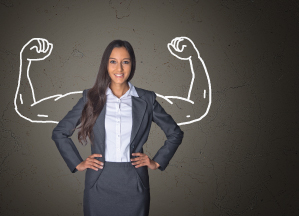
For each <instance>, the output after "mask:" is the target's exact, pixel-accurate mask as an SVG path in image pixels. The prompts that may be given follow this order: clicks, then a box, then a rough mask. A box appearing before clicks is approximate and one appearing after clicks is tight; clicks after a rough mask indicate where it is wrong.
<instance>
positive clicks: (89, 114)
mask: <svg viewBox="0 0 299 216" xmlns="http://www.w3.org/2000/svg"><path fill="white" fill-rule="evenodd" d="M115 47H125V48H126V50H127V51H128V53H129V54H130V58H131V73H130V76H129V77H128V79H127V81H130V80H131V79H132V78H133V76H134V73H135V68H136V60H135V53H134V50H133V47H132V46H131V44H130V43H129V42H128V41H124V40H114V41H112V42H111V43H109V44H108V46H107V47H106V49H105V51H104V53H103V56H102V60H101V64H100V69H99V72H98V74H97V78H96V81H95V83H94V85H93V87H92V88H90V89H89V91H88V93H87V103H86V104H85V106H84V108H83V110H82V115H81V119H80V120H81V123H80V125H79V127H78V129H80V130H79V132H78V140H79V142H80V143H81V144H82V145H86V144H87V138H89V140H90V141H91V144H93V139H94V134H93V126H94V124H95V122H96V120H97V118H98V116H99V115H100V113H101V111H102V109H103V107H104V105H105V103H106V90H107V88H108V86H109V83H110V82H111V78H110V76H109V74H108V70H107V65H108V61H109V57H110V55H111V52H112V50H113V49H114V48H115Z"/></svg>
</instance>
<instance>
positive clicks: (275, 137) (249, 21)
mask: <svg viewBox="0 0 299 216" xmlns="http://www.w3.org/2000/svg"><path fill="white" fill-rule="evenodd" d="M0 3H1V4H0V14H1V15H0V16H1V45H0V61H1V69H0V71H1V83H0V88H1V104H0V111H1V112H0V113H1V120H0V122H1V136H0V140H1V141H0V182H1V184H0V214H1V215H31V216H33V215H62V216H65V215H83V213H82V198H83V189H84V175H85V172H77V173H75V174H72V173H70V171H69V169H68V168H67V166H66V164H65V162H64V161H63V159H62V157H61V156H60V154H59V152H58V150H57V148H56V146H55V144H54V142H53V141H52V140H51V132H52V130H53V128H54V126H55V124H37V123H30V122H29V121H26V120H24V119H22V118H20V117H19V116H18V115H17V113H16V112H15V111H14V104H13V99H14V95H15V91H16V87H17V81H18V70H19V63H20V62H19V52H20V49H21V48H22V46H23V45H24V44H25V43H26V42H27V41H29V40H30V39H31V38H34V37H42V38H46V39H48V40H49V41H50V42H51V43H53V44H54V49H53V52H52V55H51V56H50V57H49V58H47V59H46V60H44V61H42V62H36V63H34V65H32V70H31V75H32V82H33V84H34V89H35V91H36V98H37V99H40V98H44V97H46V96H49V95H54V94H58V93H62V94H63V93H67V92H70V91H78V90H83V89H86V88H90V87H91V86H92V85H93V83H94V78H95V76H96V74H97V70H98V67H99V63H100V58H101V55H102V52H103V49H104V48H105V47H106V46H107V44H108V43H109V42H110V41H112V40H113V39H124V40H128V41H129V42H130V43H131V44H132V45H133V47H134V49H135V52H136V56H137V70H136V74H135V77H134V78H133V80H132V83H133V84H134V85H135V86H137V87H141V88H144V89H148V90H152V91H155V92H156V93H160V94H163V95H173V94H174V93H175V94H176V95H180V96H185V95H186V93H187V89H186V86H188V85H189V83H190V78H191V73H190V68H189V66H188V64H186V62H182V61H180V60H178V59H176V58H175V57H173V56H171V55H170V53H169V52H168V50H167V47H166V44H167V43H169V42H170V41H171V40H172V39H173V38H174V37H177V36H187V37H189V38H190V39H192V40H193V42H194V43H195V45H196V46H197V48H198V50H199V52H200V54H201V57H202V58H203V59H204V61H205V63H206V66H207V68H208V71H209V74H210V78H211V83H212V89H213V95H212V96H213V102H212V106H211V109H210V112H209V114H208V115H207V116H206V117H205V118H204V119H203V120H202V121H200V122H196V123H193V124H189V125H182V126H181V129H182V130H183V131H184V132H185V138H184V140H183V143H182V145H181V146H180V147H179V149H178V151H177V153H176V154H175V156H174V157H173V159H172V160H171V162H170V164H169V166H168V167H167V168H166V170H165V171H163V172H161V171H160V170H149V173H150V185H151V197H152V199H151V209H150V215H152V216H156V215H159V216H162V215H165V216H168V215H172V216H176V215H188V216H189V215H196V216H197V215H205V216H214V215H298V214H299V209H298V181H299V179H298V175H296V174H297V172H298V160H297V159H298V147H297V145H298V107H297V106H295V105H297V104H298V87H297V82H298V75H297V73H298V71H297V68H298V42H297V40H298V36H299V35H298V27H299V26H298V19H299V16H298V15H299V13H298V8H299V4H298V3H297V1H294V0H289V1H270V2H269V1H268V2H266V1H253V0H251V1H250V0H246V1H245V0H243V1H231V0H228V1H198V0H197V1H191V0H190V1H141V0H139V1H115V0H112V1H92V0H90V1H66V0H61V1H14V0H1V1H0ZM78 98H79V97H75V96H74V98H73V99H72V100H71V101H70V102H68V103H66V104H65V107H63V108H61V109H59V112H57V113H56V114H57V115H60V116H61V117H63V116H64V115H65V114H66V113H67V111H68V110H69V109H71V107H72V106H73V105H74V104H75V103H76V102H77V100H78ZM296 102H297V104H296ZM166 111H167V110H166ZM173 117H174V118H175V119H176V116H173ZM73 140H74V142H75V143H76V145H77V147H78V149H79V151H80V153H81V156H82V158H84V159H85V158H86V157H87V156H88V155H89V154H90V147H89V146H86V147H83V146H81V145H80V144H79V143H78V141H77V140H76V135H74V136H73ZM164 140H165V135H164V133H163V131H161V130H160V128H159V127H158V126H157V125H156V124H154V123H153V126H152V130H151V133H150V137H149V139H148V142H147V144H146V145H145V147H144V149H145V153H147V154H148V155H149V156H150V157H153V156H154V154H155V153H156V151H157V150H158V149H159V148H160V146H162V145H163V143H164Z"/></svg>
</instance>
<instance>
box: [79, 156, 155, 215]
mask: <svg viewBox="0 0 299 216" xmlns="http://www.w3.org/2000/svg"><path fill="white" fill-rule="evenodd" d="M135 169H138V168H135V167H134V165H132V163H131V162H110V161H105V163H104V167H103V170H102V173H101V175H100V176H99V178H98V180H97V181H96V183H95V184H94V186H93V187H91V188H85V189H84V197H83V211H84V216H148V215H149V208H150V189H147V188H145V187H144V186H143V183H142V180H141V179H140V177H139V175H138V173H137V171H136V170H135Z"/></svg>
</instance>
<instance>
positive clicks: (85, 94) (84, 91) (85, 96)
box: [82, 88, 91, 102]
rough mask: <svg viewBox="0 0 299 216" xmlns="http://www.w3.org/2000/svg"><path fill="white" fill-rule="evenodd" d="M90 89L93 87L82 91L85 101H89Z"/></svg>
mask: <svg viewBox="0 0 299 216" xmlns="http://www.w3.org/2000/svg"><path fill="white" fill-rule="evenodd" d="M89 89H91V88H88V89H84V90H83V92H82V97H83V101H84V102H86V101H87V93H88V91H89Z"/></svg>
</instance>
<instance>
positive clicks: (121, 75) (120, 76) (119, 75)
mask: <svg viewBox="0 0 299 216" xmlns="http://www.w3.org/2000/svg"><path fill="white" fill-rule="evenodd" d="M114 76H115V77H117V78H123V77H124V74H114Z"/></svg>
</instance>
